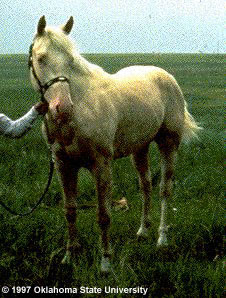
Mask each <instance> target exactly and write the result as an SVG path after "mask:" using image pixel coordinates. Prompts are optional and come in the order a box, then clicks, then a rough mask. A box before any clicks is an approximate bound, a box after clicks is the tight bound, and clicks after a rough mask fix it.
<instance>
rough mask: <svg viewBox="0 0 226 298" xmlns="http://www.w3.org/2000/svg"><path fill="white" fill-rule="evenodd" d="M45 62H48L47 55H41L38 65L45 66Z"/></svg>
mask: <svg viewBox="0 0 226 298" xmlns="http://www.w3.org/2000/svg"><path fill="white" fill-rule="evenodd" d="M45 62H46V55H45V54H43V55H40V56H39V57H38V63H40V64H44V63H45Z"/></svg>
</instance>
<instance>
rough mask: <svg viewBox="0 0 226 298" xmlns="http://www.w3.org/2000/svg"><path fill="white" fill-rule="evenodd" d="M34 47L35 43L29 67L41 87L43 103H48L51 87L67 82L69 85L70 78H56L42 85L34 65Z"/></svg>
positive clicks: (31, 47)
mask: <svg viewBox="0 0 226 298" xmlns="http://www.w3.org/2000/svg"><path fill="white" fill-rule="evenodd" d="M33 46H34V43H32V44H31V45H30V48H29V58H28V67H29V68H31V70H32V74H33V76H34V78H35V80H36V82H37V84H38V86H39V91H40V93H41V101H43V102H45V101H46V99H45V93H46V91H47V90H48V89H49V87H51V86H52V85H53V84H55V83H57V82H67V83H69V80H68V78H66V77H64V76H59V77H56V78H53V79H51V80H49V81H48V82H47V83H45V84H44V85H42V83H41V81H40V80H39V78H38V76H37V73H36V71H35V68H34V65H33V59H32V50H33Z"/></svg>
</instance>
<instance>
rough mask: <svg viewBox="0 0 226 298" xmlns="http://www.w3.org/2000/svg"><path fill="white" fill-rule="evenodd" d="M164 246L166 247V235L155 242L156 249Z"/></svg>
mask: <svg viewBox="0 0 226 298" xmlns="http://www.w3.org/2000/svg"><path fill="white" fill-rule="evenodd" d="M166 246H168V241H167V238H166V235H165V234H163V235H160V236H159V239H158V241H157V247H158V248H161V247H166Z"/></svg>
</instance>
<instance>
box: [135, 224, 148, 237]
mask: <svg viewBox="0 0 226 298" xmlns="http://www.w3.org/2000/svg"><path fill="white" fill-rule="evenodd" d="M137 237H138V239H142V238H143V239H146V238H148V229H147V228H145V227H140V228H139V230H138V232H137Z"/></svg>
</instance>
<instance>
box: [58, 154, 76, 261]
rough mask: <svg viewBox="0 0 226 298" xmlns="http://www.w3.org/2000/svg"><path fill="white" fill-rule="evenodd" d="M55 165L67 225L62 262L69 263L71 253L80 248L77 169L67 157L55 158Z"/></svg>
mask: <svg viewBox="0 0 226 298" xmlns="http://www.w3.org/2000/svg"><path fill="white" fill-rule="evenodd" d="M56 167H57V171H58V174H59V178H60V182H61V184H62V188H63V194H64V209H65V217H66V221H67V225H68V242H67V248H66V254H65V256H64V258H63V260H62V263H70V261H71V255H72V254H73V253H76V252H78V250H79V248H80V245H79V242H78V237H77V229H76V226H75V222H76V216H77V204H76V196H77V178H78V169H77V168H76V167H75V166H73V163H72V162H71V161H70V160H69V159H68V160H59V159H57V162H56Z"/></svg>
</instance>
